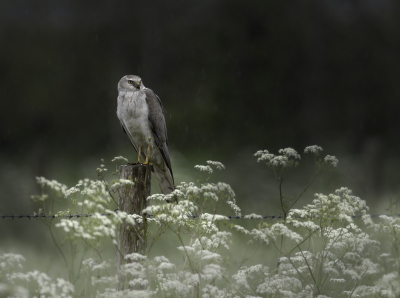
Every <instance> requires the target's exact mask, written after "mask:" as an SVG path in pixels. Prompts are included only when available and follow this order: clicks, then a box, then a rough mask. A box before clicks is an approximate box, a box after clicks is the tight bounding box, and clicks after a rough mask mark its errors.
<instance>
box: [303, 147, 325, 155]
mask: <svg viewBox="0 0 400 298" xmlns="http://www.w3.org/2000/svg"><path fill="white" fill-rule="evenodd" d="M321 151H322V148H321V147H320V146H317V145H312V146H308V147H306V148H305V149H304V153H314V154H315V155H319V153H320V152H321Z"/></svg>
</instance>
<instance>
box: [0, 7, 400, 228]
mask: <svg viewBox="0 0 400 298" xmlns="http://www.w3.org/2000/svg"><path fill="white" fill-rule="evenodd" d="M399 15H400V2H399V1H394V0H362V1H356V0H355V1H344V0H335V1H333V0H318V1H267V0H266V1H236V0H230V1H215V0H212V1H211V0H203V1H186V0H185V1H184V0H182V1H121V0H115V1H103V0H98V1H71V0H68V1H67V0H64V1H55V0H43V1H34V0H25V1H24V0H22V1H18V0H13V1H7V0H3V1H1V2H0V69H1V71H0V97H1V99H0V146H1V156H0V162H1V164H0V168H1V169H0V173H1V175H0V178H1V181H0V194H1V198H0V214H10V213H23V212H27V213H32V212H33V211H34V210H33V209H32V208H33V207H32V204H31V203H30V202H29V195H30V194H35V193H38V192H39V189H38V187H37V186H36V184H35V176H45V177H47V178H50V179H57V180H60V181H61V182H63V183H65V184H67V185H68V186H74V185H75V183H76V182H77V180H78V179H81V178H84V177H86V176H90V178H92V179H95V178H96V174H95V168H96V167H97V166H98V165H99V163H100V161H99V160H100V158H104V159H105V160H106V161H108V162H109V161H110V160H111V159H112V158H113V157H114V156H117V155H124V156H126V157H129V159H130V160H131V161H134V160H135V159H136V154H134V152H133V149H132V148H131V146H130V144H129V141H128V139H127V138H126V136H125V135H124V134H123V132H122V130H121V129H120V127H119V121H118V119H117V117H116V114H115V112H116V104H117V101H116V98H117V83H118V81H119V79H120V78H121V77H122V76H124V75H126V74H136V75H139V76H140V77H141V78H142V79H143V82H144V84H145V86H146V87H149V88H151V89H153V90H154V91H155V92H156V94H157V95H159V97H160V98H161V100H162V101H163V104H164V107H165V109H166V119H167V126H168V134H169V147H170V151H171V155H172V163H173V168H174V173H175V176H176V180H177V183H179V182H180V181H190V180H191V179H192V177H195V176H194V175H195V174H193V173H192V169H193V166H194V165H196V164H204V163H205V160H207V159H212V160H217V161H221V162H222V163H224V164H225V165H226V167H227V169H226V170H225V172H222V173H221V174H219V175H220V176H217V178H218V181H219V180H220V181H225V182H228V183H231V184H232V187H233V188H234V190H235V191H236V193H237V195H238V201H239V205H242V207H243V208H244V213H251V212H256V213H262V212H263V213H269V214H271V213H275V212H277V211H279V209H273V210H272V211H271V210H269V209H267V207H265V208H264V206H268V204H267V203H265V202H267V201H268V200H269V198H270V197H269V195H268V194H269V193H270V192H271V193H272V195H271V196H272V197H273V196H274V195H273V194H274V191H276V184H274V183H275V182H274V180H273V179H272V178H273V176H272V175H271V173H270V172H269V171H268V169H267V168H266V167H265V166H263V165H261V164H257V162H256V158H254V157H253V156H252V154H254V153H255V152H256V151H257V150H261V149H268V150H270V151H271V152H273V153H277V151H278V150H279V149H280V148H286V147H293V148H294V149H296V150H297V151H298V152H299V153H301V154H303V150H304V147H305V146H308V145H314V144H317V145H320V146H322V147H323V148H324V154H330V155H335V156H337V157H338V159H339V167H338V169H337V170H336V171H334V172H333V173H331V174H328V175H326V177H324V179H325V180H324V181H327V182H323V183H322V182H321V181H322V180H318V181H317V182H316V185H317V186H316V188H315V189H312V191H311V192H310V194H309V195H308V196H309V198H311V199H312V193H313V192H315V191H316V190H318V189H319V188H318V185H322V188H324V190H326V191H329V192H332V191H334V189H336V188H338V187H341V186H348V187H349V188H351V189H353V190H354V191H355V194H356V195H359V196H362V197H363V198H366V199H368V200H369V201H370V204H371V205H372V206H375V207H377V208H378V207H379V202H381V201H382V200H383V199H382V198H385V197H395V196H396V194H397V193H398V190H399V187H398V181H399V179H398V169H399V167H400V162H399V158H398V152H399V150H400V139H399V135H398V129H399V124H400V117H399V108H400V101H399V98H400V89H399V79H400V76H399V70H400V58H399V56H400V38H399V31H400V18H399ZM302 162H303V163H304V164H308V167H307V166H305V167H304V168H303V169H299V173H300V174H298V176H295V174H294V176H293V177H298V179H297V180H296V179H294V180H295V181H297V182H298V184H299V185H300V184H301V185H303V186H304V185H305V184H304V183H305V182H307V181H308V180H307V179H309V177H307V179H306V178H304V179H303V177H305V176H307V175H306V174H305V173H306V171H308V172H307V173H309V174H310V176H311V175H312V169H313V166H312V162H313V159H312V157H309V158H307V157H304V158H303V159H302ZM269 181H270V182H269ZM297 182H295V183H294V186H293V187H294V189H296V187H297V186H296V185H297V184H296V183H297ZM272 189H274V191H272ZM270 190H271V191H270ZM276 199H277V198H276V197H273V198H272V199H271V200H276ZM266 200H267V201H266ZM275 203H276V201H275ZM268 208H269V207H268ZM382 208H383V207H382ZM378 209H379V208H378ZM1 224H2V225H7V227H9V228H10V229H13V228H14V227H15V226H16V225H17V224H18V223H15V224H14V223H13V224H11V222H10V221H8V222H6V221H2V223H1ZM24 227H25V228H26V226H22V225H21V230H23V229H24Z"/></svg>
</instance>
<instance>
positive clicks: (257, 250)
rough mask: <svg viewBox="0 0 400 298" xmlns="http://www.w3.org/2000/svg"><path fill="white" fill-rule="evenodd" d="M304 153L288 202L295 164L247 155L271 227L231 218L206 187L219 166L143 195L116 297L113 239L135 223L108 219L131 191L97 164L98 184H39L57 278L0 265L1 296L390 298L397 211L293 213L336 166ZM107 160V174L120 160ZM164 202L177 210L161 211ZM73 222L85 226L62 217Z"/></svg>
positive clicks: (325, 201) (288, 154)
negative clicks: (274, 206)
mask: <svg viewBox="0 0 400 298" xmlns="http://www.w3.org/2000/svg"><path fill="white" fill-rule="evenodd" d="M304 153H305V154H312V155H313V156H314V157H315V159H314V167H313V171H312V173H311V175H310V179H309V182H308V183H307V184H306V185H304V188H303V190H302V191H300V192H299V193H298V194H297V195H296V196H288V195H287V194H286V191H285V184H284V181H286V180H287V179H289V178H288V176H290V175H288V173H289V172H290V171H291V170H293V169H294V168H295V167H297V165H298V163H299V162H300V160H301V156H300V154H299V153H297V152H296V151H295V150H294V149H292V148H286V149H281V150H279V152H278V154H276V155H275V154H272V153H270V152H268V151H267V150H262V151H258V152H256V153H255V154H254V156H255V158H257V161H258V162H260V163H264V164H265V165H266V170H271V171H272V172H273V174H274V177H275V179H276V180H277V181H278V187H279V198H278V200H279V205H280V209H281V213H282V218H280V219H274V220H271V219H265V218H263V216H262V215H260V214H257V213H253V214H248V215H242V214H241V208H240V206H238V205H237V202H236V197H235V193H234V190H233V189H232V188H231V186H230V185H228V184H226V183H223V182H213V180H212V174H213V172H214V171H221V170H224V168H225V167H224V165H223V164H222V163H220V162H216V161H207V164H206V165H197V166H195V168H196V169H197V170H198V173H199V177H198V180H197V181H195V182H184V183H181V184H179V185H177V187H176V190H175V191H174V192H173V193H172V194H170V195H162V194H155V195H152V196H150V197H148V198H147V200H148V201H149V205H148V207H147V208H146V209H145V210H144V211H143V212H144V213H145V214H146V215H147V221H146V223H145V224H146V229H144V235H143V237H145V238H146V240H147V246H146V247H145V248H144V250H143V252H141V253H140V254H139V253H133V254H130V255H126V256H124V257H125V259H126V260H127V262H126V264H125V265H123V266H122V268H121V273H122V274H123V275H124V276H125V281H124V282H125V285H124V286H125V287H124V290H117V284H118V277H117V275H116V273H115V259H114V258H115V255H116V254H117V253H118V252H117V248H116V247H117V229H118V226H119V225H120V224H121V223H122V222H125V223H128V224H129V227H130V228H131V229H132V231H134V230H135V229H136V228H137V226H138V223H142V222H143V217H142V216H139V215H135V214H126V213H124V212H121V211H118V210H116V209H117V208H118V190H120V189H121V188H125V187H128V186H130V185H131V184H132V183H134V182H132V181H130V180H124V179H118V178H117V177H114V180H111V181H110V180H108V178H107V173H108V171H107V169H106V166H105V164H104V162H103V164H102V165H101V166H100V167H99V168H98V169H97V173H98V179H97V180H90V179H83V180H80V181H79V182H78V183H77V184H76V185H75V186H74V187H70V188H69V187H67V186H65V185H63V184H61V183H59V182H57V181H54V180H48V179H46V178H43V177H38V178H37V182H38V183H39V184H40V186H41V188H42V190H43V192H42V194H40V195H35V196H32V200H33V201H34V202H35V203H36V204H37V206H38V210H39V211H38V212H39V213H40V214H48V215H54V216H55V217H57V221H43V224H45V225H47V227H48V233H49V234H50V235H51V237H52V239H53V241H54V244H55V246H56V247H57V249H58V250H59V253H60V258H61V259H62V260H63V263H64V265H65V274H64V276H63V277H57V276H49V275H48V274H46V273H44V272H40V271H37V270H35V271H28V272H27V271H25V270H24V268H23V264H24V261H25V258H24V256H22V255H18V254H12V253H6V254H3V255H0V297H43V298H44V297H203V298H211V297H232V298H234V297H235V298H236V297H248V298H251V297H318V298H325V297H399V296H400V277H399V272H400V263H399V261H400V256H399V245H400V237H399V233H400V219H399V218H398V217H396V211H397V210H396V207H397V206H396V204H395V203H392V204H391V205H390V206H389V210H390V212H391V215H382V216H380V217H379V218H376V219H373V218H371V216H370V215H369V208H368V206H367V204H366V202H365V201H364V200H362V199H360V198H359V197H357V196H355V195H353V194H352V192H351V190H350V189H348V188H346V187H338V189H337V190H336V191H335V192H334V193H331V194H323V193H316V194H315V195H314V200H313V201H312V203H310V204H306V205H304V206H302V200H301V199H302V197H303V196H305V195H306V194H307V195H308V193H307V190H308V188H309V186H310V185H311V184H312V183H315V178H316V177H317V176H318V175H322V174H324V173H326V172H329V171H331V170H332V169H333V168H335V167H337V166H338V160H337V158H336V157H335V156H330V155H326V156H324V157H322V156H321V154H322V148H321V147H319V146H309V147H307V148H305V150H304ZM112 162H113V163H115V169H116V170H118V165H120V164H124V163H126V162H127V160H126V159H124V158H123V157H116V158H114V159H113V161H112ZM112 174H113V175H116V176H117V171H116V172H114V173H112ZM306 174H307V173H305V175H306ZM173 197H178V198H179V200H178V202H177V203H167V202H166V201H169V200H171V199H172V198H173ZM66 199H68V200H69V203H70V204H69V208H67V209H65V210H58V211H57V210H54V202H55V201H57V200H66ZM76 213H78V214H90V215H92V216H88V217H85V216H84V217H79V218H76V217H74V218H70V217H69V215H70V214H76ZM193 215H196V216H193ZM229 215H234V216H236V217H241V218H243V219H246V220H242V221H233V220H231V219H229V218H228V217H227V216H229ZM249 222H250V224H249ZM60 235H61V237H60ZM165 243H168V247H167V246H165V249H163V247H164V245H165ZM160 252H163V253H162V254H160Z"/></svg>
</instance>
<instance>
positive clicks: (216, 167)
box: [207, 160, 225, 170]
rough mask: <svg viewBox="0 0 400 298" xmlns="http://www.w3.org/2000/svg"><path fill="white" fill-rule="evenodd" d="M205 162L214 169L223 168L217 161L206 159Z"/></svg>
mask: <svg viewBox="0 0 400 298" xmlns="http://www.w3.org/2000/svg"><path fill="white" fill-rule="evenodd" d="M207 163H208V165H209V166H211V167H212V168H214V169H217V170H223V169H225V166H224V165H223V164H222V163H220V162H218V161H212V160H207Z"/></svg>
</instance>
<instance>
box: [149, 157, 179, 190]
mask: <svg viewBox="0 0 400 298" xmlns="http://www.w3.org/2000/svg"><path fill="white" fill-rule="evenodd" d="M153 169H154V174H155V175H156V179H157V183H158V185H159V186H160V189H161V192H162V193H163V194H165V195H167V194H170V193H171V192H173V191H174V190H175V185H174V179H173V178H172V175H171V172H170V171H169V169H168V167H164V168H161V167H159V166H157V165H155V164H153Z"/></svg>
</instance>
